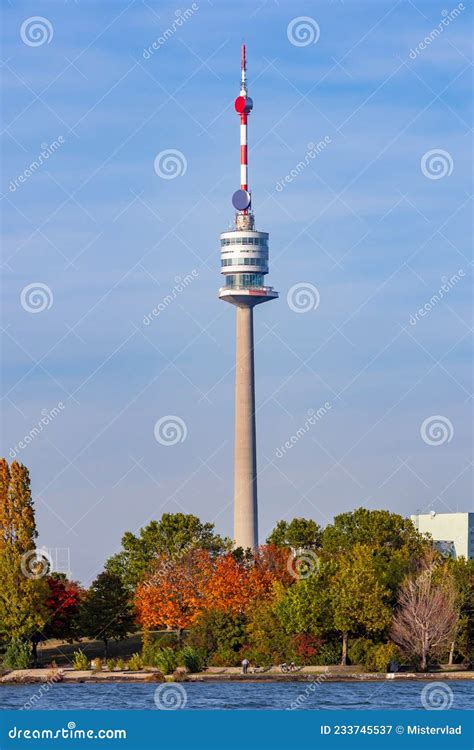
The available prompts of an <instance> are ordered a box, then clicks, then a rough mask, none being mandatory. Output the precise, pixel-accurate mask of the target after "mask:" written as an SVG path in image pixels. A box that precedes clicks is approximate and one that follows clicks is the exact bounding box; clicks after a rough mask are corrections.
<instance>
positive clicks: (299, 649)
mask: <svg viewBox="0 0 474 750" xmlns="http://www.w3.org/2000/svg"><path fill="white" fill-rule="evenodd" d="M292 645H293V648H294V653H295V660H296V661H297V662H299V663H300V664H304V665H308V666H312V665H313V664H317V660H318V655H319V652H320V650H321V646H322V645H323V641H322V640H321V638H318V636H316V635H308V634H307V633H301V634H300V635H296V636H294V638H293V643H292ZM290 657H291V658H290ZM288 660H289V661H292V660H293V657H292V656H291V655H290V656H288V657H287V658H286V661H288Z"/></svg>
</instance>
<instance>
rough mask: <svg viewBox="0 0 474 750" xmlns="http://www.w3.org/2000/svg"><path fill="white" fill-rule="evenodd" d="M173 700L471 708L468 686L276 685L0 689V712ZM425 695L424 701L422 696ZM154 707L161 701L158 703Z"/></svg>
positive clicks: (257, 705) (140, 705)
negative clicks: (157, 695)
mask: <svg viewBox="0 0 474 750" xmlns="http://www.w3.org/2000/svg"><path fill="white" fill-rule="evenodd" d="M165 687H166V691H165V692H162V693H161V695H162V698H163V700H169V701H170V702H171V701H172V699H173V698H174V699H175V700H177V701H178V702H179V705H181V704H182V703H184V704H185V705H184V706H183V707H184V708H186V709H191V710H196V709H204V710H225V709H234V710H236V709H237V710H239V709H266V710H272V709H290V708H293V709H294V708H298V709H299V710H315V709H329V710H336V711H341V710H344V709H365V710H367V709H368V710H376V709H402V710H403V709H422V708H425V707H426V705H424V704H428V705H432V706H443V707H445V708H452V709H464V710H467V709H472V708H473V707H474V697H473V693H474V691H473V689H472V688H473V683H472V681H469V680H451V681H446V682H442V683H441V682H437V681H436V680H433V681H432V682H430V681H408V680H407V681H406V682H405V681H403V682H364V683H354V682H327V683H322V684H319V685H318V684H313V685H311V683H307V682H285V683H282V682H278V683H270V682H265V683H198V684H196V683H181V684H180V685H179V686H178V687H177V688H176V693H175V695H174V696H173V694H172V692H171V691H172V690H173V686H169V685H166V686H163V687H162V686H160V685H157V684H156V683H146V684H141V683H133V684H130V683H128V684H127V683H108V684H104V685H101V684H91V683H87V684H86V683H80V684H79V683H74V684H68V685H64V684H56V685H51V686H47V685H43V686H41V685H40V684H36V685H0V709H3V710H6V709H13V710H18V709H24V708H26V709H30V708H33V709H38V710H43V711H45V710H54V709H65V710H76V709H77V710H79V709H85V710H98V709H103V710H124V709H125V710H134V709H136V710H157V705H156V703H155V693H156V691H157V690H158V689H159V688H162V690H164V688H165ZM424 690H425V693H424V696H423V691H424ZM157 700H158V702H159V701H160V698H158V699H157Z"/></svg>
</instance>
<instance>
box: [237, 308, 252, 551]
mask: <svg viewBox="0 0 474 750" xmlns="http://www.w3.org/2000/svg"><path fill="white" fill-rule="evenodd" d="M236 313H237V316H236V319H237V328H236V368H235V371H236V374H235V448H234V450H235V456H234V457H235V464H234V471H235V475H234V499H235V502H234V540H235V546H236V547H243V548H244V549H246V548H247V547H250V548H251V549H254V548H255V547H256V546H257V544H258V516H257V446H256V431H255V377H254V354H253V307H252V306H251V305H245V306H238V307H237V308H236Z"/></svg>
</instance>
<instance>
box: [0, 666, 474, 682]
mask: <svg viewBox="0 0 474 750" xmlns="http://www.w3.org/2000/svg"><path fill="white" fill-rule="evenodd" d="M173 679H174V678H173V675H167V677H166V680H167V681H173ZM181 679H182V680H183V681H186V682H195V683H199V682H203V683H204V682H205V683H210V682H253V683H255V682H319V683H322V682H326V681H330V682H384V681H387V680H390V681H394V682H398V681H399V682H406V681H413V680H420V681H430V682H432V681H434V680H436V681H444V680H474V672H472V671H471V672H468V671H444V672H387V673H385V672H360V671H354V669H353V668H351V667H349V668H346V670H343V669H341V668H337V667H336V668H332V667H303V668H302V669H300V670H298V671H296V672H290V673H283V672H281V671H280V668H279V667H272V668H271V669H269V670H267V671H265V672H257V673H249V674H245V675H244V674H242V670H241V669H239V668H237V667H227V668H224V667H222V668H218V667H214V668H212V667H211V668H209V669H207V670H206V671H205V672H200V673H198V674H186V675H183V676H182V677H181ZM155 681H158V674H157V670H153V669H149V670H145V669H143V670H140V671H137V672H132V671H131V670H127V671H118V670H113V671H109V670H105V669H104V670H101V671H93V670H84V671H79V670H75V669H72V668H68V667H65V668H59V669H51V668H49V669H15V670H11V671H7V672H0V685H1V684H9V685H12V684H18V685H24V684H34V683H50V684H54V683H61V684H65V683H71V684H75V683H84V682H88V683H89V682H90V683H120V682H124V683H125V682H126V683H131V682H138V683H143V682H155Z"/></svg>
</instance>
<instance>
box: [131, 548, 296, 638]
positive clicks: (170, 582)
mask: <svg viewBox="0 0 474 750" xmlns="http://www.w3.org/2000/svg"><path fill="white" fill-rule="evenodd" d="M287 562H288V550H285V549H282V548H279V547H275V546H274V545H265V546H262V547H259V548H258V549H257V550H256V551H255V553H254V554H253V555H252V557H250V558H245V559H244V560H238V559H236V558H235V557H234V555H233V554H232V553H230V552H228V553H226V554H222V555H220V556H218V557H217V558H215V557H212V556H211V555H210V554H209V552H208V551H206V550H202V549H195V550H189V551H188V552H186V553H185V554H184V555H182V556H181V557H179V558H177V559H176V558H174V559H172V558H170V557H169V556H166V555H161V556H160V557H158V558H157V560H156V562H155V566H154V569H153V572H152V574H151V575H150V576H149V577H148V578H147V579H146V580H145V581H143V582H142V583H141V584H140V585H139V586H138V587H137V591H136V595H135V606H136V609H137V619H138V622H139V623H140V625H141V626H142V627H143V628H144V629H145V630H150V629H152V628H156V627H161V626H163V625H164V626H166V627H168V628H172V629H174V630H176V631H177V633H178V636H180V634H181V631H182V630H183V629H185V628H188V627H189V626H190V625H192V624H193V623H194V622H195V621H196V619H197V618H198V617H199V615H200V614H201V612H203V611H204V610H210V609H217V610H221V611H223V612H229V613H230V614H232V615H239V614H244V613H245V612H247V611H248V609H249V608H250V607H252V606H253V605H254V604H255V603H256V602H258V601H264V600H267V599H270V598H271V597H272V596H273V595H274V591H275V588H274V587H275V584H277V583H280V584H283V585H289V584H290V583H292V582H293V578H292V577H291V575H290V573H289V572H288V565H287Z"/></svg>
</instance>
